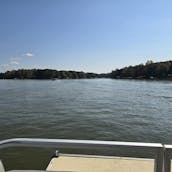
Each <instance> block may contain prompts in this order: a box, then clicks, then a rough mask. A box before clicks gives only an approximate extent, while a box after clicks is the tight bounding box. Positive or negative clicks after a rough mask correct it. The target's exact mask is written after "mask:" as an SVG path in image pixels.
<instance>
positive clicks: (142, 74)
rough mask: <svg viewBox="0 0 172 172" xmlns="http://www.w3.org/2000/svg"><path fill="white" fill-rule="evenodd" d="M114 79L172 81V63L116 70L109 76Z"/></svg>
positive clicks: (150, 63) (141, 65)
mask: <svg viewBox="0 0 172 172" xmlns="http://www.w3.org/2000/svg"><path fill="white" fill-rule="evenodd" d="M110 75H111V76H110V77H111V78H116V79H120V78H121V79H172V61H166V62H158V63H154V62H153V61H151V60H149V61H147V62H146V63H145V64H140V65H136V66H129V67H124V68H122V69H116V70H114V71H112V73H111V74H110Z"/></svg>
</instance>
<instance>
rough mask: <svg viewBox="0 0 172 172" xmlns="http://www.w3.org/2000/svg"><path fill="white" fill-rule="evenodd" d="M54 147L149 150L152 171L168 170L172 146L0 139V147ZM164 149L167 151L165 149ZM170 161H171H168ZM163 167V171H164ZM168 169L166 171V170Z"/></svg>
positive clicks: (113, 142) (88, 141) (63, 140)
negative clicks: (152, 164) (152, 160)
mask: <svg viewBox="0 0 172 172" xmlns="http://www.w3.org/2000/svg"><path fill="white" fill-rule="evenodd" d="M18 146H19V147H23V146H24V147H25V146H27V147H54V148H56V149H60V148H71V149H72V148H74V149H90V150H91V149H94V150H98V149H100V150H104V149H110V150H115V149H121V150H123V149H126V150H134V151H144V155H146V154H147V155H149V154H150V152H151V153H152V154H153V155H154V157H153V158H154V172H170V171H169V170H170V164H169V156H168V153H169V152H170V151H172V149H171V148H172V146H171V147H169V145H166V146H164V145H162V144H160V143H137V142H116V141H92V140H66V139H36V138H35V139H32V138H15V139H7V140H2V141H0V149H1V148H7V147H18ZM166 149H167V150H168V151H166ZM167 162H168V163H167ZM170 162H171V161H170ZM164 169H165V171H164ZM166 170H168V171H166Z"/></svg>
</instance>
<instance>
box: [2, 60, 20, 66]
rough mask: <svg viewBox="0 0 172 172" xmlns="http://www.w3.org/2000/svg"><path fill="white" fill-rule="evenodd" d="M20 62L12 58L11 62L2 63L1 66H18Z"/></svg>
mask: <svg viewBox="0 0 172 172" xmlns="http://www.w3.org/2000/svg"><path fill="white" fill-rule="evenodd" d="M19 64H20V62H19V61H17V60H10V62H9V63H5V64H0V67H10V66H16V65H19Z"/></svg>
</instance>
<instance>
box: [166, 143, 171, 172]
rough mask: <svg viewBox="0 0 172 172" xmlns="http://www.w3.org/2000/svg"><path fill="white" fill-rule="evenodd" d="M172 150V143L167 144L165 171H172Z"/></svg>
mask: <svg viewBox="0 0 172 172" xmlns="http://www.w3.org/2000/svg"><path fill="white" fill-rule="evenodd" d="M171 151H172V145H165V154H164V172H171Z"/></svg>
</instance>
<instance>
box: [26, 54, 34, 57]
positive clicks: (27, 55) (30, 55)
mask: <svg viewBox="0 0 172 172" xmlns="http://www.w3.org/2000/svg"><path fill="white" fill-rule="evenodd" d="M24 56H26V57H33V56H34V54H32V53H25V54H24Z"/></svg>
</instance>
